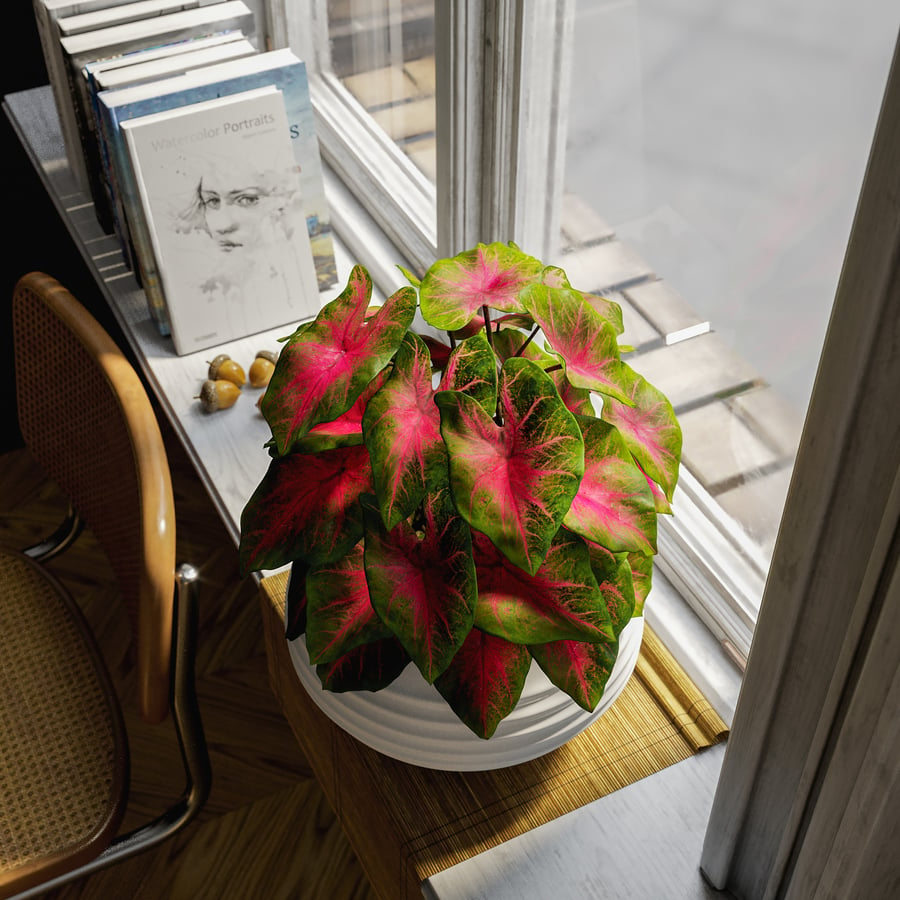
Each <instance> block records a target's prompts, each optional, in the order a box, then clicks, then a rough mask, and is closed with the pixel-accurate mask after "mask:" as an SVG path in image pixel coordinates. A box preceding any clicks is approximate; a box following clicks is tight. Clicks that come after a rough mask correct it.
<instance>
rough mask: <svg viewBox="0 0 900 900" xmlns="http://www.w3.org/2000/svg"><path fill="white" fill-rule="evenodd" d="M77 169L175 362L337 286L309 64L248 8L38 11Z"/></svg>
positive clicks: (52, 2)
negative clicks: (270, 46)
mask: <svg viewBox="0 0 900 900" xmlns="http://www.w3.org/2000/svg"><path fill="white" fill-rule="evenodd" d="M33 3H34V10H35V18H36V21H37V24H38V33H39V35H40V39H41V46H42V49H43V52H44V58H45V62H46V65H47V72H48V74H49V77H50V82H51V88H52V91H53V96H54V99H55V102H56V106H57V110H58V112H59V118H60V125H61V130H62V135H63V140H64V143H65V148H66V153H67V156H68V160H69V164H70V167H71V170H72V172H73V173H74V174H75V176H76V178H77V179H78V180H79V182H80V183H81V186H82V188H83V189H84V190H85V191H86V192H88V193H89V194H90V197H91V199H92V200H93V203H94V208H95V210H96V214H97V219H98V222H99V223H100V225H101V227H102V228H103V229H104V230H105V231H107V232H108V233H110V234H115V235H116V236H117V237H118V239H119V242H120V244H121V248H122V254H123V257H124V259H125V262H126V264H127V265H128V266H129V267H130V268H131V269H132V271H133V272H134V275H135V278H136V280H137V282H138V284H139V285H140V286H141V287H142V288H143V290H144V293H145V294H146V297H147V302H148V308H149V312H150V316H151V318H152V319H153V321H154V323H155V325H156V327H157V329H158V330H159V332H160V333H161V334H163V335H171V337H172V340H173V344H174V348H175V351H176V353H178V354H186V353H191V352H194V351H198V350H202V349H205V348H207V347H211V346H215V345H219V344H222V343H225V342H227V341H229V340H233V339H235V338H239V337H244V336H246V335H248V334H252V333H255V332H259V331H263V330H268V329H270V328H275V327H277V326H279V325H288V324H292V323H296V322H298V321H300V320H302V319H304V318H308V317H310V316H312V315H315V314H316V313H317V312H318V309H319V305H320V304H319V292H320V291H323V290H326V289H328V288H331V287H333V286H334V285H335V284H336V282H337V272H336V267H335V261H334V249H333V242H332V235H331V227H330V224H329V221H330V217H329V214H328V207H327V202H326V198H325V191H324V182H323V178H322V165H321V159H320V155H319V146H318V141H317V138H316V134H315V122H314V117H313V110H312V105H311V103H310V97H309V84H308V81H307V74H306V67H305V65H304V63H303V62H302V61H301V60H300V59H298V58H297V56H296V55H295V54H294V53H293V52H292V51H291V50H288V49H282V50H270V51H260V50H259V49H258V46H257V40H256V35H255V33H254V23H253V15H252V12H251V10H250V9H249V7H248V6H247V5H246V4H245V3H244V2H243V0H131V2H128V0H33Z"/></svg>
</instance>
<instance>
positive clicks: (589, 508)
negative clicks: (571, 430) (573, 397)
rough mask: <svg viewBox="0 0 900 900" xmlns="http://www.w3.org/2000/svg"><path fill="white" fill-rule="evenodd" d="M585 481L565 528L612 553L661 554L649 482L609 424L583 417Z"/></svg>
mask: <svg viewBox="0 0 900 900" xmlns="http://www.w3.org/2000/svg"><path fill="white" fill-rule="evenodd" d="M578 424H579V425H580V426H581V430H582V434H583V436H584V477H583V478H582V479H581V484H580V485H579V487H578V493H577V494H576V495H575V499H574V500H573V501H572V505H571V507H570V508H569V511H568V512H567V513H566V517H565V519H564V520H563V523H564V524H565V526H566V528H570V529H571V530H572V531H574V532H575V533H576V534H580V535H581V536H582V537H585V538H587V539H588V540H591V541H596V542H597V543H598V544H602V545H603V546H604V547H607V548H608V549H609V550H612V551H627V550H640V551H641V552H642V553H655V552H656V505H655V503H654V502H653V495H652V493H651V492H650V486H649V485H648V484H647V478H646V476H645V475H644V473H643V472H642V471H641V470H640V468H638V466H636V465H635V463H634V459H633V457H632V455H631V453H629V452H628V448H627V447H626V446H625V441H624V440H623V439H622V436H621V435H620V434H619V432H618V431H617V430H616V428H615V427H614V426H612V425H610V424H609V423H608V422H604V421H602V420H601V419H592V418H588V417H582V418H579V420H578Z"/></svg>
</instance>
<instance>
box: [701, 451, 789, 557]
mask: <svg viewBox="0 0 900 900" xmlns="http://www.w3.org/2000/svg"><path fill="white" fill-rule="evenodd" d="M791 472H792V470H791V468H790V466H787V465H785V466H784V467H782V468H780V469H778V470H777V471H775V472H771V473H769V474H768V475H765V476H763V477H762V478H756V479H754V480H753V481H748V482H746V483H745V484H742V485H739V486H737V487H735V488H733V489H732V490H730V491H725V492H724V493H721V494H719V495H718V496H717V497H716V499H717V500H718V502H719V503H720V504H721V505H722V508H723V509H724V510H725V511H726V512H727V513H729V514H730V515H731V516H733V517H734V518H735V519H736V520H737V521H738V522H740V523H741V525H742V526H743V527H744V528H745V529H746V531H747V533H748V534H749V535H750V536H751V537H752V538H753V539H754V540H755V541H756V542H757V543H758V544H759V546H760V548H761V549H762V550H763V552H764V553H765V554H766V556H771V554H772V550H773V548H774V546H775V538H776V537H777V535H778V526H779V524H780V523H781V513H782V510H783V509H784V501H785V499H786V498H787V492H788V488H789V486H790V481H791Z"/></svg>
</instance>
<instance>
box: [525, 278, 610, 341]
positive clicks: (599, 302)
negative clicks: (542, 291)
mask: <svg viewBox="0 0 900 900" xmlns="http://www.w3.org/2000/svg"><path fill="white" fill-rule="evenodd" d="M541 281H542V282H543V283H544V284H546V285H547V287H554V288H571V287H572V285H571V284H569V277H568V276H567V275H566V273H565V271H564V270H563V269H560V268H559V267H557V266H547V268H546V269H544V274H543V276H542V277H541ZM579 293H580V294H581V296H582V297H583V298H584V299H585V300H586V301H587V302H588V303H589V304H590V305H591V306H592V307H593V308H594V309H595V310H597V312H598V313H600V315H601V316H603V318H604V319H606V321H607V322H609V324H610V325H612V327H613V330H614V331H615V332H616V334H622V333H623V332H624V331H625V324H624V322H623V320H622V307H621V306H620V305H619V304H618V303H616V301H615V300H610V299H609V298H607V297H599V296H597V295H596V294H585V293H584V292H582V291H579Z"/></svg>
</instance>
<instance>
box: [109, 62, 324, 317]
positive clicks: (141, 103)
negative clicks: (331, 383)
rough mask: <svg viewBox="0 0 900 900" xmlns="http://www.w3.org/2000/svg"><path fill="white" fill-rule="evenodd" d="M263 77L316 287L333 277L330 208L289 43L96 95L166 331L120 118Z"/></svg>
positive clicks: (148, 285) (143, 277)
mask: <svg viewBox="0 0 900 900" xmlns="http://www.w3.org/2000/svg"><path fill="white" fill-rule="evenodd" d="M267 85H274V86H275V87H277V88H278V89H279V90H281V92H282V95H283V97H284V104H285V109H286V113H287V119H288V131H289V134H290V136H291V145H292V147H293V151H294V159H295V161H296V164H297V167H298V169H299V172H300V179H301V187H302V202H303V207H304V211H305V213H306V219H307V232H308V235H309V240H310V245H311V247H312V251H313V258H314V262H315V268H316V276H317V280H318V286H319V290H320V291H322V290H326V289H328V288H330V287H332V286H333V285H335V284H336V283H337V268H336V264H335V258H334V244H333V237H332V229H331V220H330V213H329V208H328V202H327V198H326V196H325V185H324V178H323V174H322V162H321V157H320V154H319V144H318V139H317V137H316V132H315V119H314V114H313V109H312V103H311V101H310V96H309V83H308V79H307V74H306V66H305V64H304V63H303V62H302V61H301V60H300V59H299V58H298V57H297V56H296V54H294V53H293V52H292V51H291V50H289V49H287V48H285V49H281V50H270V51H268V52H265V53H260V54H258V55H257V56H255V57H247V58H243V59H239V60H234V61H232V62H229V63H222V64H219V65H213V66H209V67H206V68H203V69H198V70H195V71H193V72H188V73H186V74H185V75H179V76H175V77H174V78H168V79H165V80H164V81H161V82H152V83H149V84H144V85H134V86H131V87H125V88H120V89H119V90H112V91H101V92H100V93H99V94H98V95H97V101H98V104H97V108H98V111H99V113H100V116H99V119H100V128H101V134H102V139H103V141H104V142H105V144H106V146H107V152H108V155H109V158H110V161H111V168H112V173H113V182H114V190H115V191H116V192H117V194H118V195H119V197H120V200H121V203H122V206H123V209H124V211H125V215H126V219H127V223H128V228H129V233H130V235H131V238H132V241H133V242H134V250H135V256H136V258H137V260H138V263H139V270H140V278H139V280H140V282H141V284H142V287H143V288H144V292H145V294H146V296H147V303H148V307H149V309H150V315H151V318H152V319H153V321H154V322H155V323H156V326H157V328H158V330H159V331H160V333H161V334H167V333H168V324H167V315H166V299H165V296H164V294H163V290H162V286H161V284H160V282H159V278H158V275H157V272H156V263H155V260H154V258H153V253H152V247H151V246H150V242H149V238H148V235H147V229H146V225H145V223H144V222H143V221H142V217H141V211H140V204H139V203H138V202H137V192H136V188H135V183H134V177H133V172H132V171H131V167H130V163H129V159H128V154H127V151H126V147H125V143H124V138H123V136H122V132H121V125H122V124H123V123H124V122H126V121H128V120H130V119H133V118H137V117H140V116H146V115H149V114H151V113H155V112H163V111H166V110H171V109H175V108H177V107H180V106H186V105H188V104H191V103H198V102H203V101H206V100H211V99H213V98H215V97H221V96H227V95H232V94H236V93H240V92H243V91H247V90H253V89H256V88H260V87H265V86H267Z"/></svg>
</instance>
